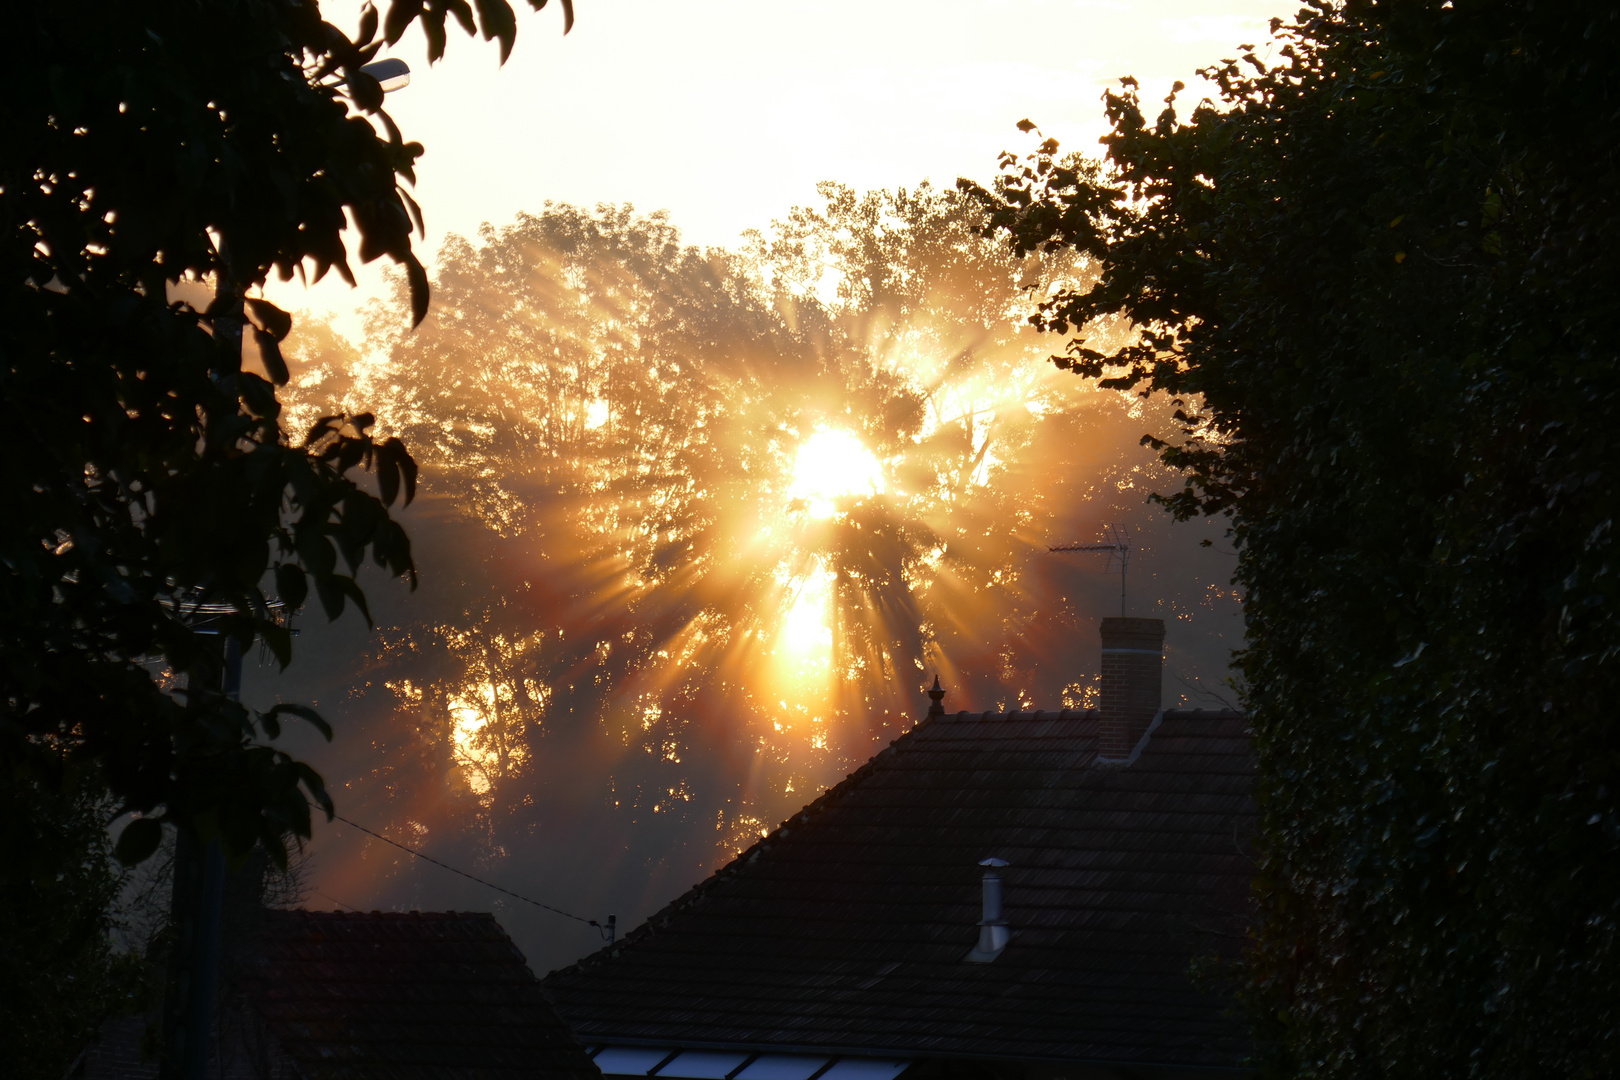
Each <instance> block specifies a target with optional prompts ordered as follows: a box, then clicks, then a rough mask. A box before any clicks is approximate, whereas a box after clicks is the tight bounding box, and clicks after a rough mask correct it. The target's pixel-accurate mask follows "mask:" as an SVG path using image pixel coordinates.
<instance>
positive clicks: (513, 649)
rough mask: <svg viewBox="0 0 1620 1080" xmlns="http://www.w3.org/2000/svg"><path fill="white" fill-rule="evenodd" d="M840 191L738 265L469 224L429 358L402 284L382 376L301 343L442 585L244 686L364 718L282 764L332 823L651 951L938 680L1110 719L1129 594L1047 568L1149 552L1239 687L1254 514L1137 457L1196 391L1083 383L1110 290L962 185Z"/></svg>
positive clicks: (379, 882) (303, 424) (450, 272)
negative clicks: (1062, 356)
mask: <svg viewBox="0 0 1620 1080" xmlns="http://www.w3.org/2000/svg"><path fill="white" fill-rule="evenodd" d="M819 190H820V199H819V201H818V202H817V203H816V204H814V205H812V206H809V207H801V208H797V209H795V210H793V211H792V212H790V213H789V214H787V215H785V216H784V218H783V219H781V220H779V221H777V222H774V223H773V224H772V225H771V226H770V227H768V228H764V229H761V230H759V231H758V232H755V233H751V234H748V235H747V236H746V237H745V238H744V240H743V242H742V243H740V244H738V245H736V246H735V247H733V248H730V249H718V248H708V249H703V250H699V249H697V248H694V247H689V246H686V245H684V244H683V243H682V241H681V237H680V233H679V231H678V230H677V228H676V226H675V225H674V224H673V223H672V222H671V221H670V220H669V219H668V218H667V217H666V216H664V215H660V214H653V215H641V214H637V213H636V212H635V211H634V210H633V209H632V208H630V207H628V206H602V207H598V208H596V209H595V210H589V211H587V210H583V209H580V208H576V207H572V206H566V205H558V204H547V205H546V206H545V207H544V208H543V209H542V210H541V211H539V212H537V213H534V214H526V215H520V216H519V217H518V219H517V220H516V221H515V222H514V223H513V224H511V225H509V226H506V227H504V228H501V229H494V228H491V227H488V226H486V227H485V228H484V229H483V230H482V231H481V232H480V234H479V235H477V236H476V237H471V238H461V237H452V238H451V239H450V240H449V241H448V242H447V243H446V245H445V246H444V248H443V250H442V251H441V253H440V257H439V260H438V263H437V267H436V272H435V278H434V303H433V307H432V309H431V312H430V314H429V316H428V318H427V320H426V321H425V322H424V323H423V324H422V325H421V326H420V327H419V328H418V329H417V330H415V331H414V332H410V331H407V329H406V327H407V326H408V322H409V320H408V318H407V317H406V315H405V311H406V310H407V308H406V306H405V300H404V297H403V295H402V294H400V295H396V296H395V298H394V299H393V300H392V301H390V302H383V303H379V304H377V305H376V306H375V307H374V308H373V310H372V311H371V313H370V315H369V317H368V332H367V342H368V351H367V352H365V353H362V352H361V351H359V350H358V349H357V348H356V347H355V346H354V345H352V344H351V343H350V342H348V341H346V340H345V339H344V338H342V337H341V336H340V335H338V334H337V333H335V332H334V331H333V330H332V329H331V328H329V327H324V326H321V325H319V324H318V323H316V324H311V323H309V322H308V321H307V320H305V324H304V325H301V326H300V328H299V329H298V330H297V331H296V332H295V337H294V339H290V340H289V342H288V343H287V346H286V347H285V352H286V355H287V356H288V358H289V361H290V363H291V364H292V367H293V382H292V385H291V386H290V388H289V392H288V393H287V394H286V395H285V398H286V402H287V412H286V418H287V427H288V429H289V431H291V432H292V433H293V434H294V437H297V436H298V434H299V433H300V432H301V431H302V430H304V429H306V428H307V427H308V425H309V424H311V423H313V421H314V420H315V419H317V418H318V417H319V416H321V415H325V414H328V413H331V412H337V411H344V410H347V411H358V410H360V409H361V408H366V409H371V410H373V411H375V413H376V416H377V424H378V431H379V434H383V435H399V436H401V437H402V438H404V439H405V440H406V442H407V444H408V446H409V447H410V449H411V451H412V453H413V454H414V455H415V457H416V459H417V461H418V462H419V464H420V466H421V481H420V492H419V496H418V498H417V500H416V503H415V504H414V506H413V507H412V508H411V509H409V510H407V511H406V512H405V513H404V514H403V516H402V518H401V520H402V521H403V522H404V523H405V525H406V527H407V528H408V530H409V532H410V535H411V538H412V543H413V547H414V551H415V556H416V561H417V564H418V567H419V569H420V574H421V585H420V587H419V588H418V589H416V590H415V591H414V592H410V591H408V590H407V588H406V587H405V586H404V585H403V584H401V583H399V582H395V581H391V580H387V579H386V578H385V577H384V576H383V575H382V574H372V575H369V576H366V575H364V574H363V575H362V583H363V584H364V585H365V586H366V588H367V592H368V596H369V597H370V600H371V613H372V617H373V620H374V622H375V624H376V628H377V630H376V632H375V633H368V631H367V628H366V626H365V624H364V622H363V621H362V620H360V619H359V618H357V617H355V616H354V615H352V614H351V615H350V616H347V617H345V618H344V619H342V620H340V621H339V622H337V623H335V624H328V623H326V621H325V619H324V618H323V617H322V616H321V615H320V614H319V612H318V611H306V612H304V613H302V614H301V615H300V616H299V617H298V618H297V620H296V623H295V625H296V627H297V629H298V631H299V634H300V638H299V641H298V647H297V654H296V656H297V658H296V660H295V662H294V663H293V665H292V666H291V668H289V669H288V670H287V671H286V672H285V673H283V674H278V673H276V672H274V670H273V669H272V668H271V667H270V666H265V665H261V666H260V668H259V669H258V670H257V671H256V672H254V673H253V677H252V678H251V679H250V681H249V684H248V689H247V693H248V695H249V696H250V697H256V698H259V699H263V700H270V699H272V698H274V697H277V696H279V697H283V698H286V699H288V700H304V701H311V702H313V703H314V704H315V705H316V707H317V708H319V709H320V710H321V711H322V713H323V715H325V716H326V718H327V719H328V720H330V721H331V722H332V723H333V725H334V726H335V728H336V729H337V736H336V738H335V740H334V741H333V742H332V743H331V744H329V745H328V744H323V743H319V742H318V741H314V740H305V741H298V742H295V743H293V744H292V745H291V746H289V749H292V750H293V751H294V752H295V753H297V754H299V755H301V756H304V757H305V758H306V759H307V760H310V761H312V763H314V764H315V765H316V766H317V767H318V768H319V769H320V770H321V771H322V773H323V775H324V776H325V778H326V781H327V784H328V786H329V788H330V789H331V790H332V792H333V794H334V797H335V799H336V802H337V806H338V813H340V814H342V815H343V816H344V817H346V818H349V819H351V820H353V821H354V822H357V823H360V824H363V825H365V826H366V827H368V828H370V829H372V830H375V831H376V832H378V833H382V834H384V835H386V836H388V837H390V838H392V839H394V840H395V841H397V842H398V843H401V844H405V845H408V846H411V847H415V848H418V849H420V850H422V851H424V852H426V853H428V854H430V855H432V856H433V857H434V858H437V859H440V860H442V861H444V862H446V863H449V864H451V865H454V866H456V867H458V868H460V869H462V870H464V871H466V872H468V873H471V874H475V875H478V876H479V877H482V878H484V879H486V880H487V881H489V882H492V883H495V884H498V885H500V886H501V887H503V888H505V889H509V890H511V891H512V892H515V893H519V894H522V895H523V896H526V897H530V898H533V899H535V900H539V901H542V902H543V903H545V904H549V905H552V906H554V907H556V908H560V909H562V910H564V911H566V912H569V913H573V914H575V915H578V916H581V917H583V918H588V919H597V920H603V919H605V917H606V915H607V914H608V913H609V912H613V913H616V914H617V916H618V919H619V926H620V928H621V930H624V929H628V928H629V927H630V926H633V925H634V924H635V923H636V922H638V921H640V920H641V919H643V918H645V917H646V916H647V915H648V914H650V913H651V912H652V911H654V910H656V909H657V908H659V907H661V906H663V905H664V904H665V903H667V902H668V901H669V900H671V899H673V898H674V897H676V896H678V895H679V894H680V893H682V892H684V891H685V890H686V889H687V888H688V887H690V886H691V885H692V884H694V883H695V882H697V881H698V880H700V879H701V878H703V877H704V876H706V875H707V874H708V873H710V872H711V871H712V870H714V869H715V868H716V867H717V866H719V865H721V864H723V863H724V862H725V861H727V860H728V859H730V858H731V857H732V856H733V855H735V854H736V853H737V852H738V851H739V850H741V849H742V848H744V847H746V846H747V845H748V844H749V843H751V842H752V840H753V839H754V838H756V837H757V836H758V835H760V834H761V833H762V832H764V831H766V830H768V829H769V828H771V827H773V826H774V825H775V824H776V823H777V822H779V821H780V820H781V819H783V818H784V817H786V816H787V815H788V814H789V813H791V812H792V811H794V810H795V809H797V808H798V807H799V806H801V805H803V804H804V803H807V802H809V801H810V800H812V799H814V798H815V797H816V795H817V794H819V792H820V791H821V790H822V789H824V788H825V787H827V786H829V785H831V784H833V783H836V782H837V781H838V780H839V779H841V778H842V777H843V776H844V775H845V774H847V773H848V772H849V771H850V770H852V769H853V768H855V767H856V766H858V765H860V764H861V763H862V762H863V761H865V760H866V758H867V757H869V756H870V755H871V754H872V753H874V752H875V751H876V750H878V749H880V748H881V747H882V746H883V745H886V744H887V743H888V742H889V741H890V740H892V739H894V738H896V737H897V736H898V735H900V734H901V733H902V732H904V731H905V730H906V729H907V728H909V727H910V726H911V725H912V724H913V723H914V722H915V721H916V720H917V719H919V718H920V717H921V715H922V712H923V709H924V708H925V707H926V700H925V699H923V698H922V696H921V693H920V690H921V687H922V686H923V685H925V684H926V683H928V682H930V681H931V680H932V679H933V678H934V676H935V675H936V674H937V675H938V676H939V678H940V679H941V682H942V684H943V685H944V686H945V688H946V690H947V697H946V699H945V705H946V708H947V709H948V710H950V711H955V710H958V709H967V710H974V711H978V710H985V709H1002V708H1010V707H1021V708H1048V709H1056V708H1062V707H1064V706H1084V705H1087V704H1091V703H1092V702H1093V701H1094V695H1095V677H1096V673H1097V668H1098V646H1097V621H1098V620H1099V619H1101V618H1103V617H1107V616H1110V615H1118V614H1120V613H1121V580H1120V577H1119V575H1118V573H1117V568H1116V567H1114V566H1113V565H1111V564H1110V563H1109V562H1108V561H1106V560H1105V558H1104V557H1103V556H1102V555H1100V554H1088V553H1070V554H1053V553H1050V552H1049V551H1048V548H1049V547H1051V546H1054V545H1058V544H1063V543H1071V542H1075V541H1082V542H1089V543H1095V542H1099V541H1103V540H1105V539H1107V538H1108V537H1109V536H1110V535H1112V534H1111V532H1110V529H1111V528H1112V527H1116V526H1117V527H1119V528H1120V529H1122V530H1124V531H1125V533H1126V534H1127V535H1128V536H1129V537H1130V542H1131V545H1132V548H1133V550H1132V553H1131V562H1130V566H1129V573H1128V576H1127V579H1126V581H1125V585H1126V597H1125V599H1124V604H1125V610H1126V611H1127V612H1128V613H1129V614H1131V615H1139V616H1154V617H1160V618H1163V619H1165V620H1166V623H1167V630H1168V632H1167V641H1166V653H1167V662H1166V671H1165V704H1166V705H1167V706H1173V705H1177V704H1182V705H1187V706H1218V705H1220V704H1223V703H1227V702H1230V701H1233V700H1235V696H1236V695H1235V692H1234V691H1233V690H1232V689H1231V688H1230V687H1229V686H1228V685H1227V679H1228V677H1229V674H1230V673H1229V670H1228V662H1229V659H1230V653H1231V650H1232V649H1233V648H1236V647H1238V645H1239V643H1240V639H1241V633H1242V621H1241V610H1240V599H1239V597H1238V596H1237V595H1236V593H1235V591H1234V590H1233V588H1232V586H1231V585H1230V584H1229V579H1230V577H1231V572H1232V567H1233V563H1234V559H1233V556H1232V555H1231V553H1230V551H1229V550H1226V549H1227V547H1228V544H1227V542H1226V540H1225V538H1224V527H1223V523H1222V522H1221V521H1207V520H1206V521H1198V522H1190V523H1181V524H1175V523H1173V522H1172V520H1171V518H1170V517H1169V515H1168V514H1166V513H1165V512H1164V511H1163V510H1162V509H1160V508H1158V507H1156V506H1154V505H1152V504H1150V502H1149V496H1150V494H1152V493H1154V492H1166V493H1168V492H1170V491H1173V490H1175V489H1177V488H1179V487H1180V484H1181V481H1180V478H1179V476H1177V475H1175V474H1174V473H1172V472H1170V471H1169V470H1167V469H1165V467H1164V466H1163V465H1162V464H1161V463H1159V462H1158V461H1157V459H1156V457H1155V455H1154V454H1153V452H1152V451H1151V450H1148V449H1146V448H1144V447H1143V446H1142V445H1141V438H1142V436H1143V435H1144V434H1148V433H1152V434H1158V435H1162V434H1165V433H1166V432H1168V431H1170V430H1171V429H1172V427H1173V424H1172V422H1171V420H1170V414H1171V412H1172V411H1173V407H1174V406H1173V404H1172V403H1170V402H1167V401H1163V400H1157V399H1142V398H1136V397H1132V396H1129V395H1124V394H1120V393H1117V392H1112V391H1103V390H1099V389H1097V388H1096V387H1095V386H1094V385H1091V384H1088V383H1087V382H1085V381H1084V380H1081V379H1078V378H1076V377H1074V376H1072V375H1068V374H1066V373H1064V372H1062V371H1060V370H1058V369H1057V368H1055V367H1054V366H1053V365H1052V364H1051V363H1049V362H1048V359H1047V358H1048V357H1049V356H1050V355H1051V354H1052V353H1053V352H1056V351H1060V349H1061V347H1062V344H1063V343H1062V341H1060V340H1057V339H1056V338H1055V337H1050V336H1043V335H1040V334H1038V333H1036V332H1035V331H1033V330H1032V329H1031V328H1030V327H1029V326H1028V325H1027V322H1026V320H1027V317H1028V315H1029V313H1030V311H1031V310H1032V309H1033V306H1034V304H1035V303H1037V302H1038V301H1039V299H1040V298H1041V297H1042V296H1044V295H1046V294H1047V293H1048V292H1050V291H1051V290H1053V289H1056V288H1059V287H1062V286H1064V285H1072V284H1075V283H1084V282H1085V281H1086V280H1087V277H1088V275H1089V274H1090V273H1091V268H1090V267H1089V266H1088V265H1087V264H1086V263H1085V262H1084V261H1077V260H1076V259H1074V257H1072V256H1065V257H1063V258H1047V259H1041V258H1036V257H1031V258H1029V259H1025V260H1019V259H1016V258H1014V257H1013V256H1012V255H1011V254H1009V253H1008V252H1007V251H1005V250H1004V249H1003V248H1002V247H1001V246H1000V245H998V244H997V243H996V242H994V241H993V240H990V239H986V238H984V237H983V236H981V235H980V233H979V231H978V225H979V223H980V222H979V218H978V217H977V211H975V210H974V209H973V208H972V207H971V206H970V205H969V204H967V203H965V202H964V201H963V200H962V199H961V198H960V197H959V196H957V195H956V194H955V193H954V192H948V191H941V190H938V189H934V188H931V187H929V186H927V185H922V186H920V187H917V188H915V189H911V190H900V191H893V192H887V193H885V192H877V193H868V194H860V193H857V192H855V191H853V190H850V189H847V188H843V187H840V186H838V185H833V184H824V185H822V186H821V188H820V189H819ZM1088 329H1089V331H1090V332H1091V334H1092V335H1093V337H1094V338H1095V339H1096V341H1097V342H1098V343H1106V341H1107V340H1109V339H1111V338H1112V339H1117V338H1118V336H1119V335H1122V334H1125V333H1128V332H1129V329H1128V328H1126V327H1120V326H1096V327H1091V328H1088ZM1206 542H1207V543H1206ZM304 866H305V869H304V873H305V874H306V876H307V881H306V886H307V888H308V889H309V890H310V892H309V900H308V903H309V905H310V906H314V907H323V906H348V907H355V908H361V909H371V908H383V909H412V908H418V909H457V910H493V911H495V912H496V913H497V916H498V918H499V919H500V920H501V922H502V924H503V925H504V926H505V927H506V928H507V929H508V931H509V932H510V933H511V934H512V935H513V937H514V939H515V940H516V941H517V943H518V944H519V946H520V947H521V948H522V949H523V950H524V952H525V954H526V955H527V956H528V958H529V960H530V964H531V966H532V967H534V968H535V969H536V970H537V971H542V972H543V971H545V970H547V969H550V968H554V967H556V966H559V965H561V964H564V963H567V962H570V961H572V960H573V959H575V958H577V957H579V956H580V955H583V954H584V953H587V952H589V951H592V950H593V949H595V948H597V947H599V946H600V945H601V939H600V937H599V936H598V932H597V930H596V929H594V928H592V927H590V926H588V925H585V924H584V923H583V922H580V921H574V920H570V919H568V918H565V917H563V916H560V915H558V914H556V913H553V912H549V911H546V910H543V909H541V908H538V907H535V906H533V905H530V904H527V903H524V902H522V901H520V900H517V899H515V898H513V897H510V896H507V895H503V894H502V893H499V892H496V891H493V890H491V889H488V888H486V887H484V886H482V885H479V884H477V883H475V882H473V881H470V880H467V879H465V878H461V877H457V876H455V875H453V874H451V873H449V872H448V871H446V870H444V869H442V868H441V867H438V866H434V865H432V864H430V863H424V862H423V861H422V860H420V859H416V858H413V857H412V856H410V855H408V854H406V853H405V852H403V851H401V850H399V849H398V848H397V847H393V846H390V845H389V844H387V843H384V842H382V841H380V840H377V839H375V838H373V837H371V836H368V835H366V834H365V833H364V832H361V831H359V830H357V829H355V828H353V827H351V826H349V825H346V824H343V823H333V824H331V825H328V826H322V827H319V828H318V829H317V835H316V838H315V840H314V841H313V843H312V844H311V845H310V858H309V859H308V860H307V862H306V863H305V864H304Z"/></svg>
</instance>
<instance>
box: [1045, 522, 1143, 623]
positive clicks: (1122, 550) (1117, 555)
mask: <svg viewBox="0 0 1620 1080" xmlns="http://www.w3.org/2000/svg"><path fill="white" fill-rule="evenodd" d="M1108 531H1109V535H1111V536H1112V537H1113V542H1112V543H1106V544H1061V545H1059V546H1057V547H1054V548H1047V549H1046V550H1047V551H1106V552H1108V565H1107V567H1105V568H1104V570H1103V573H1105V574H1111V573H1113V571H1114V567H1116V566H1117V567H1119V617H1120V618H1122V619H1123V618H1124V617H1125V571H1126V570H1128V569H1129V568H1130V565H1131V532H1130V530H1129V529H1127V528H1126V527H1125V526H1123V525H1110V526H1108Z"/></svg>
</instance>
